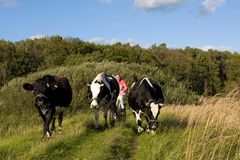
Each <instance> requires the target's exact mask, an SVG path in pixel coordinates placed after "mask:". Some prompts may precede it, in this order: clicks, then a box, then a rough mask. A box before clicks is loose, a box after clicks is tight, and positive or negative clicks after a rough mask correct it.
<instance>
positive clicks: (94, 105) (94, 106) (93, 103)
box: [90, 99, 98, 109]
mask: <svg viewBox="0 0 240 160" xmlns="http://www.w3.org/2000/svg"><path fill="white" fill-rule="evenodd" d="M90 108H96V109H97V108H98V103H97V100H95V99H94V100H92V103H91V105H90Z"/></svg>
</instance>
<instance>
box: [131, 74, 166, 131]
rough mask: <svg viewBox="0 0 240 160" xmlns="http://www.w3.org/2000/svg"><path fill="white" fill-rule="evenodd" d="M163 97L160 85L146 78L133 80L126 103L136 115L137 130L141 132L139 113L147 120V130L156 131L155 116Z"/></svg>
mask: <svg viewBox="0 0 240 160" xmlns="http://www.w3.org/2000/svg"><path fill="white" fill-rule="evenodd" d="M163 103H164V97H163V93H162V89H161V87H160V86H159V85H158V84H157V83H156V82H154V81H153V80H150V79H148V78H143V79H141V80H139V81H137V82H134V83H133V85H132V86H131V89H130V93H129V97H128V104H129V106H130V107H131V109H132V111H133V113H134V114H135V116H136V123H137V124H138V132H139V133H140V132H143V131H144V128H143V127H142V119H141V115H145V117H146V120H147V128H146V130H147V131H150V132H151V133H153V134H154V133H155V132H156V127H157V118H158V115H159V113H160V109H161V107H162V106H163Z"/></svg>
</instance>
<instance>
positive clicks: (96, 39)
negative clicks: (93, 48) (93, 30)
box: [88, 37, 106, 45]
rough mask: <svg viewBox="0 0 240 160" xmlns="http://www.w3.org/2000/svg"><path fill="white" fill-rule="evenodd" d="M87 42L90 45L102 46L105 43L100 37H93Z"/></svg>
mask: <svg viewBox="0 0 240 160" xmlns="http://www.w3.org/2000/svg"><path fill="white" fill-rule="evenodd" d="M88 41H89V42H91V43H94V44H102V45H103V44H105V43H106V42H105V40H104V39H103V38H102V37H93V38H91V39H89V40H88Z"/></svg>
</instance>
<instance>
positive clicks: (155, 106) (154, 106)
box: [150, 102, 159, 119]
mask: <svg viewBox="0 0 240 160" xmlns="http://www.w3.org/2000/svg"><path fill="white" fill-rule="evenodd" d="M150 109H151V111H152V114H153V117H154V118H155V119H156V118H157V114H158V112H159V107H158V104H155V103H154V102H152V103H151V104H150Z"/></svg>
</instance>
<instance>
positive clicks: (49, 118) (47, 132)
mask: <svg viewBox="0 0 240 160" xmlns="http://www.w3.org/2000/svg"><path fill="white" fill-rule="evenodd" d="M53 115H54V110H53V109H52V108H49V110H48V113H47V119H46V121H45V123H44V127H43V138H44V137H45V135H46V136H47V137H51V133H50V130H49V125H50V123H51V121H52V119H53Z"/></svg>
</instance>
